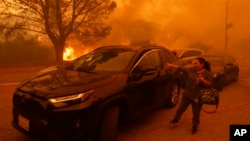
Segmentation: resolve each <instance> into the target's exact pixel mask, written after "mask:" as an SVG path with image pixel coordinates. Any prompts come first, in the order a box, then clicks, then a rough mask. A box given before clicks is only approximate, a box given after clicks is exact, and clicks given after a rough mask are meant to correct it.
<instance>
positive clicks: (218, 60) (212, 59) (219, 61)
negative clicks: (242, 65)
mask: <svg viewBox="0 0 250 141" xmlns="http://www.w3.org/2000/svg"><path fill="white" fill-rule="evenodd" d="M204 58H205V59H206V60H207V61H208V62H209V63H210V64H211V65H213V66H222V65H223V62H224V58H223V57H220V56H206V57H204Z"/></svg>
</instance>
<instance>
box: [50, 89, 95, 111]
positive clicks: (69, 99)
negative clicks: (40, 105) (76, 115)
mask: <svg viewBox="0 0 250 141" xmlns="http://www.w3.org/2000/svg"><path fill="white" fill-rule="evenodd" d="M93 92H94V90H90V91H87V92H84V93H79V94H74V95H69V96H63V97H56V98H51V99H49V102H50V103H51V104H52V105H53V106H54V107H56V108H62V107H65V106H68V105H73V104H77V103H80V102H83V101H85V100H87V99H88V97H89V96H90V95H91V94H92V93H93Z"/></svg>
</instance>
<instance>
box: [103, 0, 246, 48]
mask: <svg viewBox="0 0 250 141" xmlns="http://www.w3.org/2000/svg"><path fill="white" fill-rule="evenodd" d="M115 1H116V2H117V8H116V9H115V11H114V13H112V15H111V16H110V18H109V20H108V22H109V24H110V25H111V26H112V32H111V35H110V36H109V37H108V38H107V39H106V40H105V41H104V42H103V43H106V44H127V43H129V42H131V41H133V40H134V41H136V40H153V41H154V42H156V43H157V44H159V45H164V46H168V47H170V48H174V47H188V45H190V44H192V43H196V42H197V43H201V44H205V45H207V46H210V47H211V48H213V49H216V50H217V49H221V50H222V49H223V48H224V46H225V27H226V15H227V17H228V24H231V25H232V26H231V27H230V28H229V29H228V30H227V31H228V34H227V35H228V48H230V50H234V49H235V48H237V49H239V47H237V46H238V45H241V46H244V45H245V44H248V45H250V43H248V40H250V30H249V25H250V1H249V0H228V12H227V14H226V1H227V0H115ZM243 42H244V43H243ZM249 42H250V41H249ZM245 48H246V47H245ZM245 48H244V49H245Z"/></svg>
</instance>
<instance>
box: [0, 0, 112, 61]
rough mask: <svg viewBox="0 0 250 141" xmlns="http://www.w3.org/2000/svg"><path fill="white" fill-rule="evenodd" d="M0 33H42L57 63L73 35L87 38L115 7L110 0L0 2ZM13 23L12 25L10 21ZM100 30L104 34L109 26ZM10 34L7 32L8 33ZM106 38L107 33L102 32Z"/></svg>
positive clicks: (23, 0)
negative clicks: (13, 31) (51, 48)
mask: <svg viewBox="0 0 250 141" xmlns="http://www.w3.org/2000/svg"><path fill="white" fill-rule="evenodd" d="M0 1H1V3H0V6H1V7H2V11H1V14H0V16H1V20H2V21H3V22H2V24H1V25H0V29H1V30H0V31H2V32H3V31H5V33H8V32H7V31H12V30H13V29H14V30H29V31H34V32H38V33H45V34H47V35H48V37H49V39H50V40H51V42H52V44H53V46H54V48H55V52H56V60H57V62H58V63H62V61H63V50H64V46H65V43H66V41H67V39H68V37H69V36H70V35H71V34H72V33H78V34H80V35H82V34H83V33H84V35H86V31H92V30H95V29H97V27H96V26H93V25H104V20H105V19H107V18H108V16H109V15H110V14H111V12H112V11H113V10H114V9H115V8H116V3H115V2H113V1H111V0H0ZM13 21H14V22H13ZM99 27H103V29H101V30H103V31H106V30H107V29H110V28H108V26H99ZM9 33H10V32H9ZM105 33H106V34H105V35H107V33H108V32H107V31H106V32H105Z"/></svg>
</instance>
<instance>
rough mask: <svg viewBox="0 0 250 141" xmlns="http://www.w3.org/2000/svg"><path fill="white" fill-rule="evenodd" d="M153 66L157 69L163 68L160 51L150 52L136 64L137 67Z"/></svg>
mask: <svg viewBox="0 0 250 141" xmlns="http://www.w3.org/2000/svg"><path fill="white" fill-rule="evenodd" d="M142 66H153V67H155V68H159V67H161V59H160V54H159V52H158V51H149V52H147V53H145V54H144V55H143V56H142V57H141V58H140V59H139V62H138V63H137V64H136V67H142Z"/></svg>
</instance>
